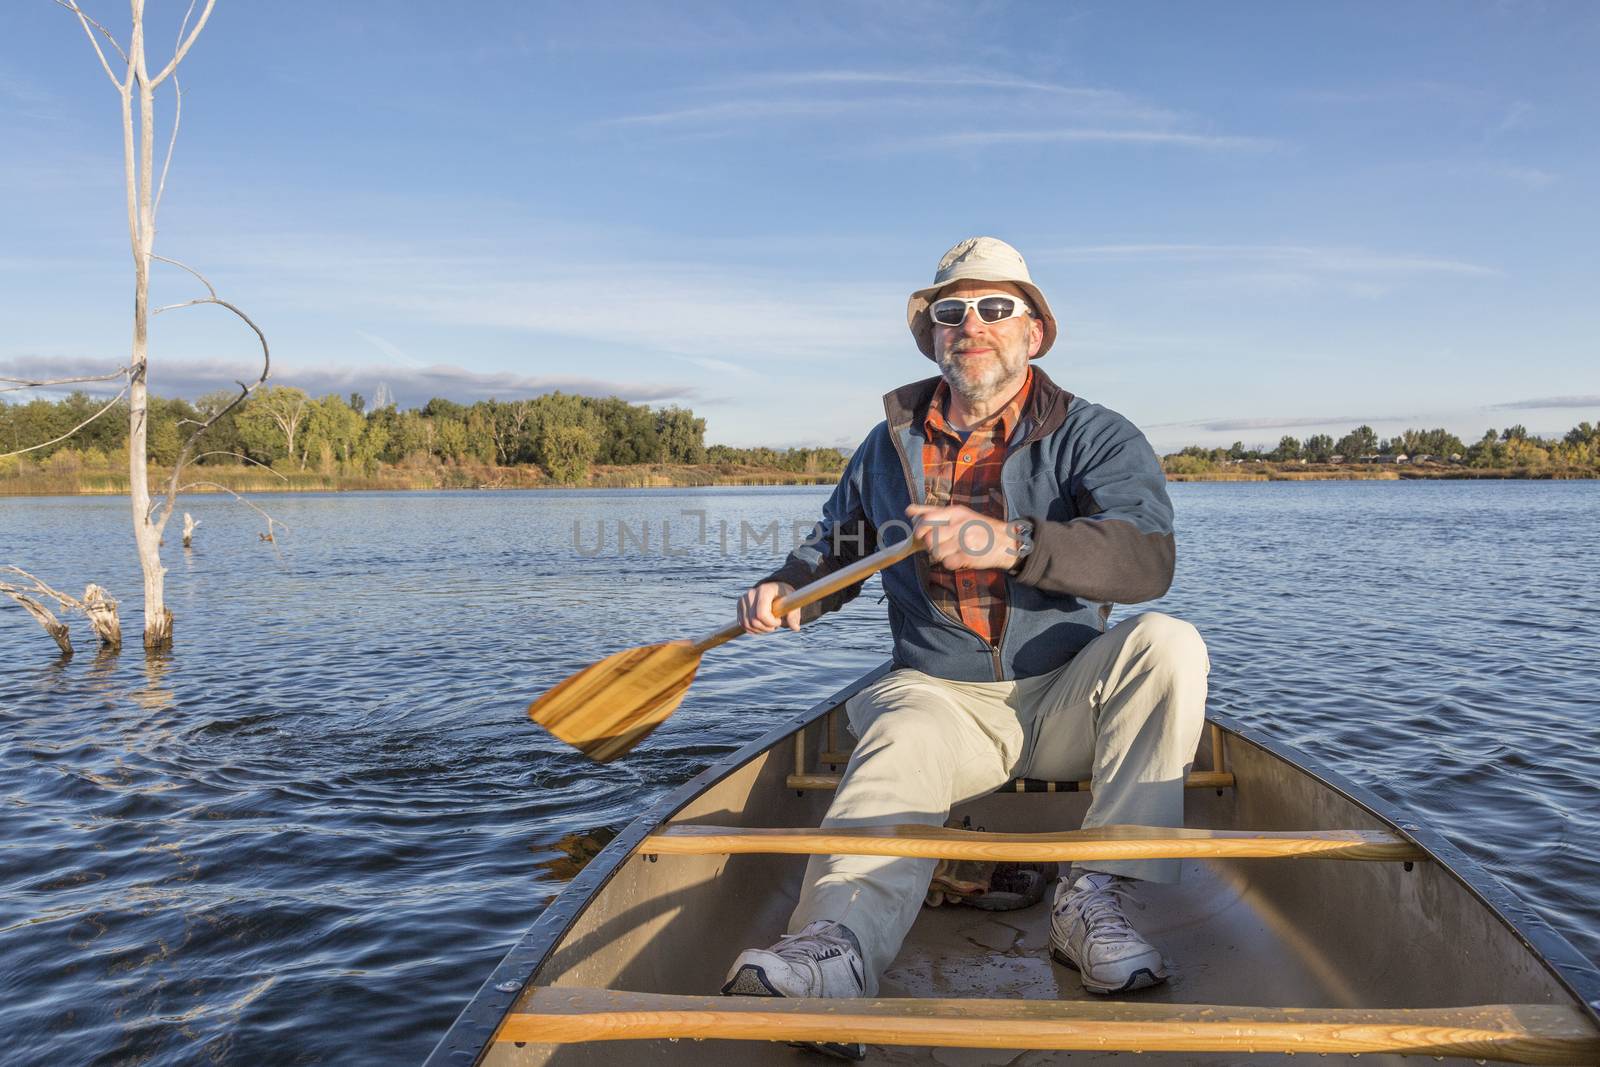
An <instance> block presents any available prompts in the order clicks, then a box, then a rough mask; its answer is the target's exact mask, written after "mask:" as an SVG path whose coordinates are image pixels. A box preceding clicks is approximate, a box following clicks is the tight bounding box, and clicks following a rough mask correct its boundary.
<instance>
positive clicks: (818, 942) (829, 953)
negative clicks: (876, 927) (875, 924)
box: [772, 923, 856, 976]
mask: <svg viewBox="0 0 1600 1067" xmlns="http://www.w3.org/2000/svg"><path fill="white" fill-rule="evenodd" d="M813 926H815V927H816V929H812V927H813ZM843 929H844V928H843V927H841V926H839V925H838V924H837V923H826V924H823V923H813V924H811V925H809V926H807V927H806V928H805V929H804V930H801V931H800V932H799V933H798V934H786V935H785V936H783V937H780V938H778V943H777V944H776V945H773V946H772V951H773V952H774V953H776V954H777V955H779V956H781V957H783V958H784V959H786V960H789V961H790V962H794V963H799V962H803V963H804V964H805V965H806V966H807V967H809V968H810V969H811V971H812V972H813V974H816V975H818V976H820V973H821V969H822V968H821V965H822V962H823V961H824V960H831V959H833V958H835V957H837V956H844V955H845V954H846V953H851V952H855V951H856V946H855V943H854V941H853V940H852V939H851V938H850V936H849V935H848V934H846V933H844V932H843Z"/></svg>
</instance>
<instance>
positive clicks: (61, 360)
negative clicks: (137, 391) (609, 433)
mask: <svg viewBox="0 0 1600 1067" xmlns="http://www.w3.org/2000/svg"><path fill="white" fill-rule="evenodd" d="M116 365H117V364H116V363H115V361H113V360H95V359H92V358H80V357H60V356H40V357H36V358H17V359H7V360H0V373H4V374H5V375H7V376H9V377H18V378H35V379H48V378H64V377H72V376H78V375H87V374H103V373H105V372H106V371H107V370H112V369H115V367H116ZM258 370H259V367H256V368H251V367H248V366H246V365H244V364H242V363H239V364H236V363H230V362H224V361H221V360H217V361H180V360H165V361H161V362H152V364H151V369H150V388H151V390H152V391H153V392H155V393H156V394H157V395H159V396H181V397H188V398H191V399H192V398H194V397H197V396H200V395H202V394H204V393H209V392H213V391H215V390H218V389H237V386H236V385H235V384H234V383H235V382H236V381H237V380H239V379H241V378H244V379H251V378H254V377H255V375H256V372H257V371H258ZM272 384H274V385H291V386H294V387H296V388H298V389H304V390H305V391H306V392H308V393H310V394H312V395H313V396H323V395H326V394H328V393H338V394H344V393H350V392H360V393H365V394H366V395H367V396H369V397H370V396H373V395H375V394H376V392H377V389H378V386H379V385H384V386H387V387H388V391H389V393H390V395H392V396H393V397H394V398H395V400H396V401H397V402H398V403H399V404H400V405H401V406H402V407H415V406H419V405H421V404H424V403H426V402H427V401H428V400H430V399H431V398H433V397H436V396H443V397H448V398H449V399H451V400H456V401H460V402H463V403H471V402H473V401H475V400H487V399H490V398H496V399H499V400H514V399H518V398H521V397H531V396H539V395H541V394H544V393H551V392H555V391H556V390H560V391H561V392H564V393H579V394H581V395H584V396H619V397H621V398H622V399H624V400H628V401H631V402H633V403H658V402H665V401H669V400H688V399H692V398H694V397H695V396H696V391H695V390H694V389H693V388H690V387H688V386H684V385H679V384H672V383H666V382H659V383H656V382H620V381H610V380H605V379H599V378H585V377H579V376H528V375H522V374H514V373H511V372H507V371H501V372H483V371H472V370H467V369H466V368H464V367H457V366H451V365H447V364H433V365H431V366H417V367H397V366H393V365H385V364H365V365H352V366H345V367H330V366H316V367H279V368H275V370H274V373H273V376H272ZM85 389H86V390H88V391H96V390H98V391H100V392H109V393H115V392H116V389H115V388H112V389H110V390H105V389H104V388H103V387H102V386H85Z"/></svg>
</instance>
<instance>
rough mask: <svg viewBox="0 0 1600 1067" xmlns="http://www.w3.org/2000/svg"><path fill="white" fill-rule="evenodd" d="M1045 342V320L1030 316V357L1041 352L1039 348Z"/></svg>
mask: <svg viewBox="0 0 1600 1067" xmlns="http://www.w3.org/2000/svg"><path fill="white" fill-rule="evenodd" d="M1043 344H1044V320H1043V319H1036V318H1032V317H1030V318H1029V319H1028V358H1029V359H1032V358H1033V357H1034V356H1037V355H1038V354H1039V348H1040V346H1041V345H1043Z"/></svg>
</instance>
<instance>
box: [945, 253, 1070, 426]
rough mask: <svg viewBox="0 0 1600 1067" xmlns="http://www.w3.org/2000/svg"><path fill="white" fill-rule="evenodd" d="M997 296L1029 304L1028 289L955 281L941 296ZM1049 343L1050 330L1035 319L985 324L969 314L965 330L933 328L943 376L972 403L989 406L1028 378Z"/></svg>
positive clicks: (1018, 319)
mask: <svg viewBox="0 0 1600 1067" xmlns="http://www.w3.org/2000/svg"><path fill="white" fill-rule="evenodd" d="M994 293H1004V294H1005V295H1007V296H1014V297H1017V298H1018V299H1019V300H1022V301H1024V302H1026V301H1027V297H1026V296H1024V295H1023V292H1022V290H1021V289H1019V288H1017V287H1016V286H1015V285H1012V284H1011V283H1009V282H972V281H962V282H954V283H952V284H951V285H949V286H948V287H946V288H944V289H942V290H940V292H939V296H940V297H946V296H962V297H969V298H970V297H978V296H988V295H991V294H994ZM1029 306H1030V307H1031V306H1032V305H1031V304H1030V305H1029ZM1043 343H1044V325H1043V324H1042V323H1041V322H1040V321H1039V320H1038V319H1036V318H1034V317H1033V316H1031V315H1019V316H1017V317H1016V318H1011V319H1003V320H1001V321H1000V322H984V321H983V320H982V319H980V318H979V317H978V313H977V312H976V311H974V310H972V309H968V311H967V317H966V319H965V320H963V322H962V323H961V325H960V326H940V325H939V324H938V323H934V324H933V355H934V359H935V360H936V361H937V362H938V364H939V371H940V373H942V374H943V375H944V380H945V381H947V382H949V383H950V388H951V389H954V390H955V391H956V392H957V393H959V394H960V395H961V398H962V399H963V400H965V401H968V402H971V403H983V402H986V401H988V400H990V399H992V398H994V397H995V396H998V395H1000V394H1001V393H1004V392H1006V391H1007V390H1013V389H1015V388H1016V387H1017V385H1018V384H1020V383H1021V381H1022V376H1023V375H1024V374H1026V373H1027V369H1028V359H1029V357H1031V356H1032V355H1033V354H1034V353H1035V352H1037V351H1039V346H1040V345H1041V344H1043Z"/></svg>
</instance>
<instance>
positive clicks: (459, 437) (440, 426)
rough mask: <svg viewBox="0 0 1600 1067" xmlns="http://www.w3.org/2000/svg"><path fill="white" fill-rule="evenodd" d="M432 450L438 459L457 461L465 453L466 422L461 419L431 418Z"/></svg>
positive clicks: (462, 457)
mask: <svg viewBox="0 0 1600 1067" xmlns="http://www.w3.org/2000/svg"><path fill="white" fill-rule="evenodd" d="M433 431H434V439H433V451H434V454H435V455H436V456H438V457H439V458H440V459H449V460H455V461H457V462H459V461H460V460H462V459H465V458H466V455H467V424H466V423H465V422H463V421H462V420H461V419H454V418H441V419H434V420H433Z"/></svg>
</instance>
